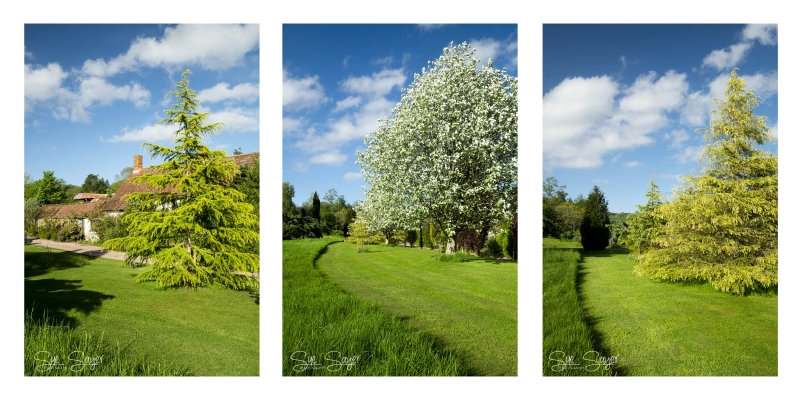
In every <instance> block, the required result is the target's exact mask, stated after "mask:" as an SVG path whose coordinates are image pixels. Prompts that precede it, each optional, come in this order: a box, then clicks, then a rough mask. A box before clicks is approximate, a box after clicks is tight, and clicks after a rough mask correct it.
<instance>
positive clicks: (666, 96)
mask: <svg viewBox="0 0 800 400" xmlns="http://www.w3.org/2000/svg"><path fill="white" fill-rule="evenodd" d="M688 88H689V85H688V83H687V82H686V76H685V75H684V74H678V73H676V72H674V71H669V72H667V73H666V74H665V75H664V76H662V77H660V78H658V79H656V74H655V73H653V72H651V73H649V74H647V75H642V76H640V77H639V78H637V79H636V81H635V82H634V83H633V84H632V85H631V86H629V87H627V88H625V90H624V92H623V93H622V97H621V98H620V99H619V101H615V98H616V97H617V95H618V94H619V90H618V84H617V83H616V82H615V81H614V80H613V79H612V78H611V77H608V76H602V77H593V78H580V77H579V78H568V79H565V80H564V81H563V82H561V83H560V84H559V85H558V86H556V87H555V88H553V89H552V90H551V91H550V92H548V93H547V94H546V95H545V96H544V100H543V103H544V104H543V105H544V108H543V110H544V111H543V117H544V162H545V166H546V167H547V168H553V167H567V168H595V167H598V166H600V165H602V163H603V162H602V158H603V157H604V156H605V155H606V154H608V153H612V152H615V151H620V150H627V149H632V148H636V147H639V146H643V145H646V144H648V143H650V142H651V141H652V138H651V137H650V135H652V134H653V133H655V132H656V131H658V130H659V129H661V128H663V127H664V126H666V125H667V124H668V122H669V120H668V118H667V115H666V114H667V113H668V112H671V111H674V110H677V109H678V108H679V106H680V105H681V104H682V102H683V99H684V98H685V97H686V92H687V91H688Z"/></svg>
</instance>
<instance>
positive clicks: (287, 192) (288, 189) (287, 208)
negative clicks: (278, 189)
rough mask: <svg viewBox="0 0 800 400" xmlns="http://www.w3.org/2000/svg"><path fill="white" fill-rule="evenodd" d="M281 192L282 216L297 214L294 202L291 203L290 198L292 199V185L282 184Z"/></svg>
mask: <svg viewBox="0 0 800 400" xmlns="http://www.w3.org/2000/svg"><path fill="white" fill-rule="evenodd" d="M282 190H283V191H282V193H281V195H282V196H281V199H282V202H283V215H295V214H297V207H296V206H295V205H294V202H292V197H294V185H292V184H291V183H289V182H283V189H282Z"/></svg>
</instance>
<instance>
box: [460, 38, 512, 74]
mask: <svg viewBox="0 0 800 400" xmlns="http://www.w3.org/2000/svg"><path fill="white" fill-rule="evenodd" d="M469 45H470V46H472V47H473V48H474V49H475V58H477V59H479V60H480V64H479V65H486V64H487V63H488V62H489V59H490V58H491V59H492V60H493V61H494V65H495V68H497V66H498V63H497V60H498V59H499V58H503V57H505V58H507V59H508V60H509V63H510V64H511V66H513V67H516V65H517V41H516V40H511V39H508V40H504V41H498V40H495V39H492V38H487V39H472V41H470V42H469Z"/></svg>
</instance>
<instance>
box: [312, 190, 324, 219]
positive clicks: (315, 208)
mask: <svg viewBox="0 0 800 400" xmlns="http://www.w3.org/2000/svg"><path fill="white" fill-rule="evenodd" d="M311 218H314V219H316V220H317V221H320V222H322V221H321V215H320V205H319V196H317V192H314V198H313V199H312V202H311Z"/></svg>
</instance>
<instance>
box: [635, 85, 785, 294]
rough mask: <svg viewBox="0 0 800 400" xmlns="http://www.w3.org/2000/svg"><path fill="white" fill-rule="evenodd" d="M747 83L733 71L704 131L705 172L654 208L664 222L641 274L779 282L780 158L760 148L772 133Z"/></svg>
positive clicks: (756, 284)
mask: <svg viewBox="0 0 800 400" xmlns="http://www.w3.org/2000/svg"><path fill="white" fill-rule="evenodd" d="M745 88H746V86H745V82H744V80H743V79H742V78H740V77H738V76H737V75H736V70H735V69H734V70H733V71H732V72H731V76H730V80H729V82H728V87H727V89H726V91H725V96H726V97H725V99H722V100H717V99H715V100H714V103H715V104H716V105H717V109H716V110H714V111H712V118H711V122H710V127H709V128H707V129H705V130H704V139H705V142H706V146H705V148H704V150H703V158H702V159H701V163H702V170H701V171H700V173H699V174H697V175H690V176H687V177H686V178H684V179H683V181H682V184H681V186H680V187H678V188H677V190H676V192H675V194H674V196H673V197H674V199H673V201H672V202H670V203H667V204H664V205H662V206H660V207H658V208H657V209H656V213H655V214H656V216H658V217H660V218H663V220H664V221H665V224H664V225H663V227H660V228H659V230H658V231H657V235H656V238H655V239H654V240H653V242H654V244H655V246H654V247H655V248H654V249H653V250H652V251H650V252H647V253H645V254H643V255H642V256H641V257H640V262H639V264H637V266H636V267H635V271H636V272H637V273H638V274H640V275H648V276H652V277H655V278H660V279H669V280H700V281H708V282H710V283H711V284H712V285H713V286H714V287H715V288H717V289H719V290H722V291H730V292H733V293H737V294H743V293H745V292H747V291H748V290H757V289H762V288H770V287H774V286H777V284H778V157H777V156H775V155H772V154H771V153H770V152H768V151H764V150H760V149H759V148H758V147H757V146H758V145H762V144H764V143H768V142H770V141H773V140H774V138H773V136H772V135H771V134H770V132H769V128H768V127H767V120H766V118H765V117H763V116H757V115H756V114H755V108H756V107H757V106H758V97H757V96H756V95H755V93H754V92H753V91H752V90H751V91H746V89H745Z"/></svg>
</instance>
